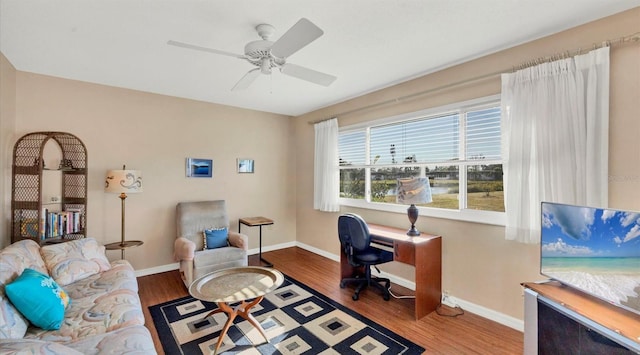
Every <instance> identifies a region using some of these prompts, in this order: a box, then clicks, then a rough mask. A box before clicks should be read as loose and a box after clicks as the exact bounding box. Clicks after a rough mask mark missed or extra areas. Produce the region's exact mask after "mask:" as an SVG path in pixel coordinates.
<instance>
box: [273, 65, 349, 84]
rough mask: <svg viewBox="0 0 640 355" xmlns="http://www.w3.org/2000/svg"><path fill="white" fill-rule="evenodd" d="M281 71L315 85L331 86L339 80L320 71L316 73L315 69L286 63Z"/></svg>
mask: <svg viewBox="0 0 640 355" xmlns="http://www.w3.org/2000/svg"><path fill="white" fill-rule="evenodd" d="M280 71H281V72H282V73H283V74H287V75H290V76H293V77H295V78H298V79H302V80H306V81H310V82H312V83H314V84H318V85H322V86H329V85H331V83H333V82H334V81H335V80H336V79H337V78H336V77H335V76H333V75H329V74H325V73H321V72H319V71H315V70H313V69H309V68H305V67H301V66H299V65H295V64H291V63H286V64H285V65H283V66H282V68H281V69H280Z"/></svg>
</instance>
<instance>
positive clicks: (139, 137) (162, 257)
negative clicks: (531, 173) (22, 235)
mask: <svg viewBox="0 0 640 355" xmlns="http://www.w3.org/2000/svg"><path fill="white" fill-rule="evenodd" d="M16 82H17V85H16V127H15V133H14V134H12V136H11V140H12V142H11V145H13V144H14V143H15V141H16V139H17V138H18V137H20V136H21V135H23V134H25V133H28V132H32V131H46V130H57V131H67V132H70V133H72V134H75V135H76V136H78V137H79V138H80V139H81V140H82V141H83V142H84V144H85V145H86V147H87V151H88V166H89V186H88V199H89V201H88V235H89V236H92V237H94V238H96V239H98V240H99V241H100V242H102V243H108V242H113V241H118V240H119V239H120V220H121V209H120V199H119V198H118V197H117V195H115V194H107V193H105V192H104V190H103V189H104V177H105V173H106V171H107V170H108V169H120V168H121V167H122V165H123V164H126V165H127V168H130V169H138V170H142V172H143V177H144V192H143V193H141V194H132V195H130V196H129V197H128V198H127V200H126V235H127V239H136V240H142V241H144V245H143V246H142V247H140V248H132V249H129V250H127V251H126V254H127V259H128V260H130V261H131V262H132V264H133V266H134V267H135V268H136V269H145V268H152V267H158V266H162V265H167V264H171V263H173V259H172V253H173V241H174V239H175V222H174V218H175V217H174V210H175V205H176V203H177V202H179V201H192V200H206V199H225V200H227V204H228V210H229V215H230V219H231V229H232V230H237V228H238V222H237V221H238V218H240V217H245V216H254V215H265V216H268V217H271V218H273V219H274V220H275V224H274V225H273V226H270V227H268V228H267V229H265V230H264V231H263V233H264V234H265V235H268V238H265V241H264V242H265V245H272V244H279V243H286V242H292V241H294V240H295V227H296V226H295V206H294V202H295V189H293V188H292V186H294V184H295V178H294V176H293V175H292V172H293V171H294V170H293V169H294V166H295V164H294V162H293V160H292V157H293V155H292V151H293V150H292V149H291V148H292V143H291V141H292V138H291V134H290V127H291V124H290V120H291V118H290V117H288V116H282V115H276V114H269V113H264V112H258V111H250V110H244V109H239V108H233V107H228V106H222V105H215V104H210V103H203V102H197V101H191V100H185V99H179V98H174V97H168V96H162V95H156V94H149V93H143V92H137V91H132V90H125V89H119V88H114V87H107V86H102V85H96V84H89V83H83V82H78V81H73V80H65V79H60V78H54V77H49V76H43V75H36V74H32V73H26V72H21V71H18V72H17V76H16ZM187 157H193V158H210V159H213V160H214V177H213V178H211V179H208V178H187V177H185V158H187ZM236 158H251V159H254V160H255V167H256V169H255V173H254V174H238V173H237V172H236ZM5 159H10V155H9V156H7V155H4V156H3V162H4V161H6V160H5ZM9 198H10V197H9ZM3 201H6V199H5V200H3ZM4 215H8V213H5V214H4ZM243 232H246V233H247V234H249V236H250V243H249V246H250V248H257V247H258V230H257V228H252V229H249V228H246V229H245V228H243ZM3 235H4V234H3ZM3 242H5V243H6V242H7V238H3ZM108 253H109V257H110V258H112V259H117V258H119V255H120V253H119V252H117V251H112V252H108Z"/></svg>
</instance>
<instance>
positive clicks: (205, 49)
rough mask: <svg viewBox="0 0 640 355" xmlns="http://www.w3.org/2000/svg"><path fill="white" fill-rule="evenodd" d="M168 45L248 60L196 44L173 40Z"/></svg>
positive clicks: (242, 56)
mask: <svg viewBox="0 0 640 355" xmlns="http://www.w3.org/2000/svg"><path fill="white" fill-rule="evenodd" d="M167 44H169V45H172V46H176V47H182V48H188V49H195V50H197V51H203V52H209V53H215V54H221V55H226V56H229V57H235V58H240V59H245V58H246V57H245V56H244V55H241V54H235V53H230V52H225V51H221V50H218V49H213V48H207V47H201V46H197V45H195V44H189V43H184V42H178V41H173V40H170V41H168V42H167Z"/></svg>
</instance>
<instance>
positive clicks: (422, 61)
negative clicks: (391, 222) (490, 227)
mask: <svg viewBox="0 0 640 355" xmlns="http://www.w3.org/2000/svg"><path fill="white" fill-rule="evenodd" d="M638 4H639V3H638V1H637V0H484V1H480V0H304V1H303V0H218V1H214V0H206V1H205V0H154V1H152V0H55V1H53V0H0V51H2V53H3V54H4V55H5V56H6V57H7V58H8V59H9V61H10V62H11V63H12V64H13V65H14V66H15V67H16V69H18V70H21V71H26V72H34V73H39V74H45V75H51V76H56V77H62V78H68V79H74V80H81V81H87V82H92V83H99V84H104V85H110V86H116V87H122V88H129V89H134V90H141V91H147V92H153V93H158V94H164V95H171V96H177V97H183V98H190V99H194V100H200V101H207V102H214V103H219V104H225V105H231V106H237V107H243V108H249V109H255V110H260V111H267V112H274V113H280V114H285V115H292V116H297V115H301V114H304V113H307V112H310V111H313V110H316V109H319V108H322V107H325V106H328V105H331V104H334V103H337V102H341V101H344V100H346V99H349V98H353V97H357V96H360V95H362V94H364V93H368V92H372V91H375V90H378V89H381V88H384V87H388V86H390V85H393V84H397V83H400V82H403V81H406V80H409V79H412V78H415V77H418V76H421V75H424V74H427V73H430V72H434V71H437V70H440V69H443V68H446V67H449V66H451V65H454V64H458V63H462V62H465V61H467V60H470V59H473V58H477V57H480V56H483V55H486V54H490V53H493V52H496V51H499V50H502V49H505V48H509V47H512V46H514V45H517V44H521V43H524V42H528V41H530V40H533V39H536V38H540V37H543V36H546V35H549V34H553V33H556V32H559V31H562V30H565V29H568V28H571V27H575V26H577V25H580V24H583V23H586V22H589V21H592V20H595V19H598V18H601V17H606V16H608V15H611V14H614V13H617V12H621V11H624V10H626V9H630V8H633V7H636V6H638ZM301 17H305V18H308V19H309V20H310V21H311V22H313V23H315V24H316V25H317V26H319V27H320V28H322V29H323V30H324V35H323V36H322V37H320V38H319V39H317V40H316V41H314V42H312V43H311V44H309V45H308V46H307V47H305V48H303V49H302V50H300V51H299V52H297V53H295V54H293V55H292V56H291V57H290V58H288V61H289V62H291V63H295V64H298V65H301V66H305V67H308V68H312V69H315V70H317V71H321V72H325V73H329V74H332V75H335V76H337V77H338V79H337V80H336V81H335V82H334V83H333V84H332V85H331V86H329V87H323V86H318V85H315V84H312V83H308V82H306V81H302V80H299V79H296V78H293V77H290V76H287V75H283V74H282V73H280V72H278V71H274V72H273V74H272V75H271V76H266V75H261V76H260V77H258V79H257V80H256V81H255V82H254V83H253V85H252V86H251V87H250V88H249V89H247V90H244V91H234V92H232V91H231V88H232V87H233V85H234V84H235V83H236V82H237V81H238V80H239V79H240V78H241V77H242V76H243V75H244V74H245V73H246V72H247V71H249V70H250V69H253V68H254V67H253V66H251V65H250V64H249V63H247V62H245V61H243V60H240V59H237V58H232V57H227V56H221V55H215V54H211V53H206V52H199V51H194V50H189V49H184V48H178V47H175V46H169V45H167V44H166V43H167V41H168V40H176V41H181V42H188V43H192V44H198V45H201V46H204V47H211V48H216V49H219V50H223V51H226V52H232V53H238V54H242V53H243V48H244V45H245V44H246V43H247V42H249V41H253V40H257V39H259V37H258V35H257V33H256V32H255V29H254V28H255V26H256V25H258V24H260V23H268V24H271V25H273V26H275V28H276V33H275V35H274V39H277V38H279V37H280V36H281V35H282V34H283V33H284V32H285V31H286V30H287V29H289V28H290V27H291V26H292V25H293V24H294V23H296V21H298V20H299V19H300V18H301ZM514 64H518V63H514Z"/></svg>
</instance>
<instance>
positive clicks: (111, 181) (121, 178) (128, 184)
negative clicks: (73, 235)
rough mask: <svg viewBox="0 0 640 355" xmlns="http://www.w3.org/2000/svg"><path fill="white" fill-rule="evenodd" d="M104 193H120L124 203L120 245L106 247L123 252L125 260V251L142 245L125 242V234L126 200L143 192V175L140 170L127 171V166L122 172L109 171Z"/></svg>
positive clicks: (114, 244) (135, 242) (136, 242)
mask: <svg viewBox="0 0 640 355" xmlns="http://www.w3.org/2000/svg"><path fill="white" fill-rule="evenodd" d="M104 191H105V192H109V193H119V194H120V196H119V197H120V200H121V201H122V225H121V228H122V230H121V241H120V242H119V243H111V244H108V245H106V247H107V249H120V250H121V251H122V259H124V249H125V248H128V247H131V246H138V245H142V242H141V241H129V242H127V241H125V234H124V214H125V213H124V211H125V208H124V200H125V199H126V198H127V194H132V193H140V192H142V173H141V172H140V171H139V170H126V166H124V165H123V166H122V170H109V171H107V178H106V180H105V186H104Z"/></svg>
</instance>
